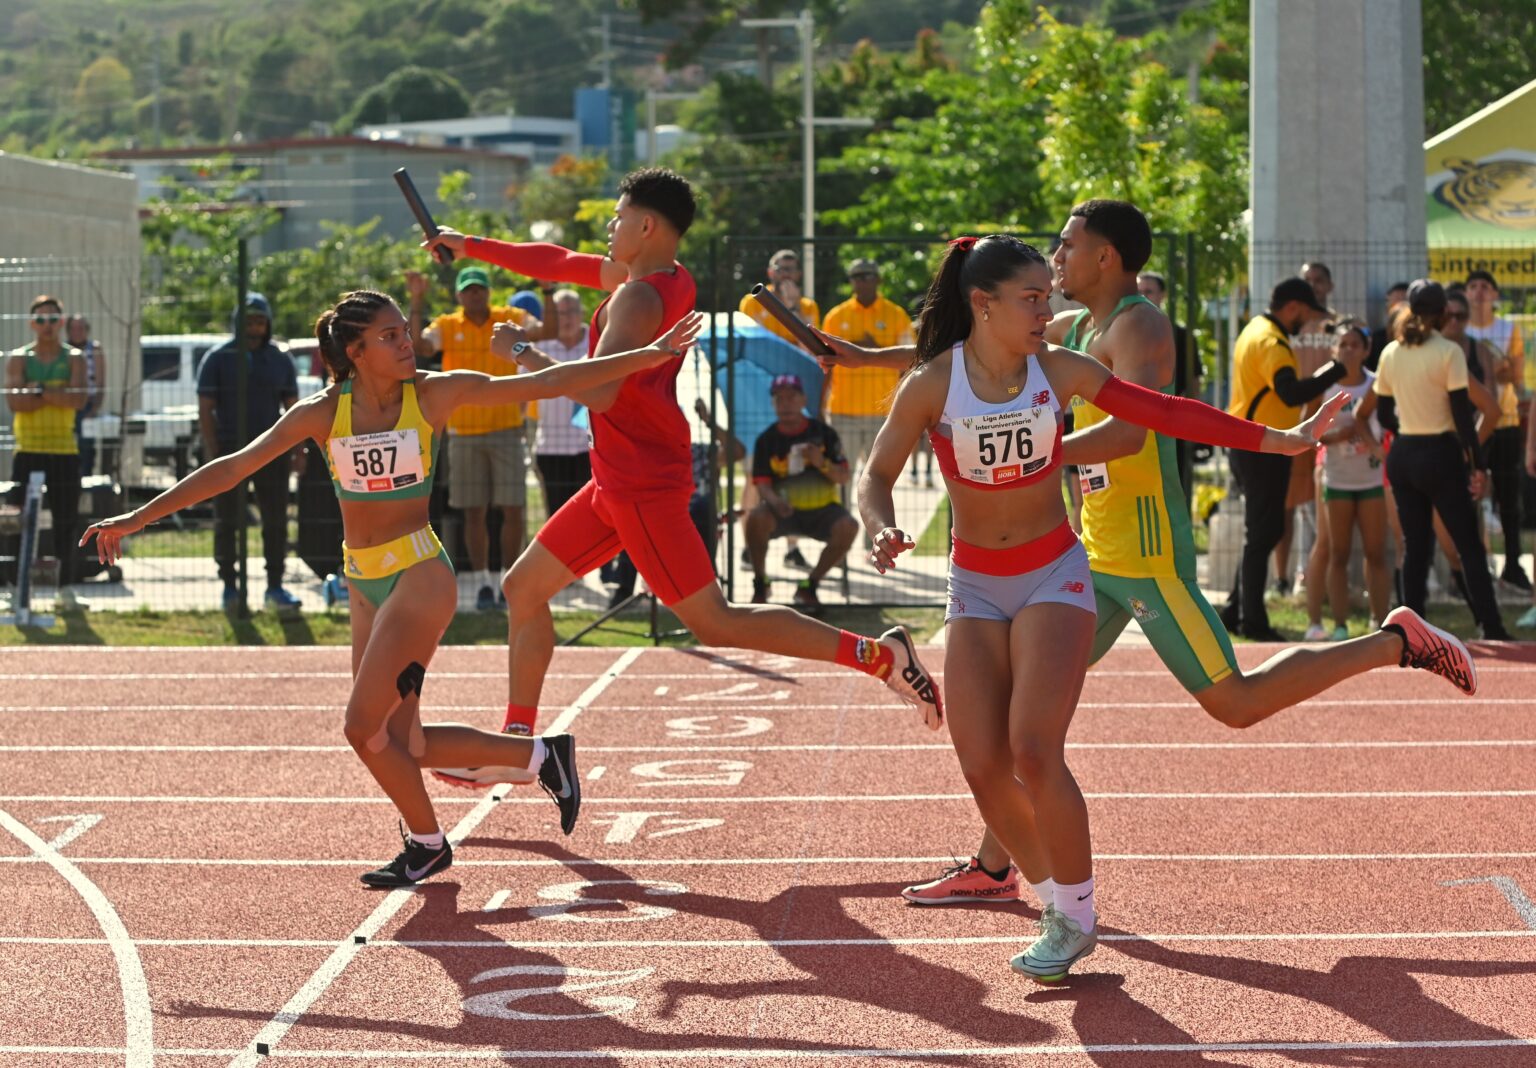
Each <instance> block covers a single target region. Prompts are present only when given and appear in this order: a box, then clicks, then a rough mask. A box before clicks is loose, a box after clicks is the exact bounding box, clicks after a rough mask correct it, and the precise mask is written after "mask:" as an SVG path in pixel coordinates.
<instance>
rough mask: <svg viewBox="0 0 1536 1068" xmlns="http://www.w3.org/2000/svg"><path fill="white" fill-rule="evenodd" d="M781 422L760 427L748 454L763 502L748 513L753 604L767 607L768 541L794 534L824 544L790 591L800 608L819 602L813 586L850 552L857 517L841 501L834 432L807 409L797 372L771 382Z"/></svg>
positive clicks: (840, 463)
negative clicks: (761, 428) (804, 575)
mask: <svg viewBox="0 0 1536 1068" xmlns="http://www.w3.org/2000/svg"><path fill="white" fill-rule="evenodd" d="M769 391H770V393H772V395H773V409H774V413H775V414H776V415H777V416H778V422H776V423H774V424H773V425H772V426H770V427H769V428H768V429H767V430H765V431H763V432H762V434H761V435H759V437H758V439H757V446H756V448H755V449H754V450H753V454H752V481H753V482H754V483H756V485H757V488H758V491H759V493H761V495H762V502H761V503H760V504H758V506H757V507H756V508H754V509H752V511H751V512H750V513H748V515H747V550H748V552H749V553H750V554H751V558H752V576H753V577H752V603H753V604H766V603H767V601H768V580H767V579H766V578H765V577H764V575H763V570H764V567H765V560H766V558H767V555H768V542H769V541H770V540H771V539H773V538H783V537H789V536H790V535H799V536H801V537H807V538H815V539H816V540H817V541H819V542H822V543H824V545H825V548H823V549H822V551H821V558H820V559H819V560H817V561H816V566H815V567H813V568H811V573H810V575H808V576H807V577H806V578H805V579H803V580H802V581H801V582H800V585H799V588H798V589H796V590H795V598H794V604H795V605H796V607H799V608H807V609H815V608H820V607H821V602H820V601H819V600H818V599H817V597H816V585H817V583H819V582H820V581H821V579H822V576H824V575H825V574H826V573H827V572H828V571H830V570H832V568H833V567H835V566H836V565H837V564H838V563H839V562H841V561H842V559H843V557H845V556H847V555H848V550H849V548H850V547H852V545H853V542H854V539H855V538H857V537H858V536H859V522H858V520H857V519H854V518H853V516H852V515H850V514H849V512H848V509H846V508H844V507H843V506H842V504H841V498H842V493H841V490H840V487H842V486H844V485H846V484H847V483H848V479H849V467H848V459H847V457H845V456H844V455H843V445H842V442H841V441H839V440H838V437H837V431H835V430H833V429H832V428H831V427H829V426H827V424H825V423H823V422H821V421H820V420H819V419H812V418H810V417H808V416H807V415H806V414H805V386H804V385H803V384H802V383H801V381H800V376H799V375H779V376H778V377H776V378H775V379H774V380H773V384H772V385H771V386H770V387H769Z"/></svg>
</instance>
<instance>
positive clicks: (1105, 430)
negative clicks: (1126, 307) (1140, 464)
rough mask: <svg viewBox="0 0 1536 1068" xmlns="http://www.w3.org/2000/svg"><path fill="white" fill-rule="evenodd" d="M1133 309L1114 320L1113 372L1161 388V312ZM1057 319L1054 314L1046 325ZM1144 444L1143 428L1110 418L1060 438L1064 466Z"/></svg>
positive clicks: (1165, 340)
mask: <svg viewBox="0 0 1536 1068" xmlns="http://www.w3.org/2000/svg"><path fill="white" fill-rule="evenodd" d="M1139 310H1140V309H1138V308H1133V309H1131V310H1130V311H1129V312H1127V313H1125V314H1122V315H1120V316H1117V317H1116V319H1115V322H1114V325H1113V328H1112V329H1113V331H1114V342H1115V344H1114V353H1113V363H1114V367H1115V371H1114V373H1115V374H1116V375H1117V376H1118V377H1119V378H1122V379H1124V380H1125V381H1127V382H1130V383H1132V384H1133V385H1138V386H1145V387H1146V388H1147V389H1155V390H1162V389H1163V388H1164V387H1165V386H1167V385H1168V383H1170V382H1172V381H1173V327H1172V325H1171V324H1170V323H1169V322H1168V318H1167V317H1166V316H1165V315H1163V314H1162V313H1161V312H1155V311H1153V312H1151V313H1150V314H1145V315H1141V314H1137V312H1138V311H1139ZM1061 318H1062V316H1057V317H1056V320H1053V321H1052V325H1053V326H1054V325H1055V323H1056V322H1057V321H1059V320H1060V319H1061ZM1046 336H1047V337H1049V336H1050V335H1049V333H1047V335H1046ZM1103 343H1104V344H1107V343H1108V342H1107V339H1106V341H1105V342H1103ZM1095 362H1097V361H1095ZM1146 442H1147V428H1146V427H1144V426H1141V425H1140V424H1138V423H1134V422H1129V421H1127V420H1125V419H1116V418H1113V417H1111V418H1109V419H1106V420H1104V421H1103V422H1101V423H1095V424H1094V425H1093V426H1091V427H1088V428H1087V429H1086V430H1078V431H1075V432H1074V433H1071V434H1068V435H1067V436H1066V437H1065V438H1063V439H1062V443H1061V459H1062V462H1063V463H1069V464H1101V463H1105V462H1107V461H1109V460H1118V459H1120V457H1122V456H1134V455H1135V454H1136V453H1138V452H1140V451H1141V447H1142V446H1143V445H1145V444H1146Z"/></svg>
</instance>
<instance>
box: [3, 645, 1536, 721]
mask: <svg viewBox="0 0 1536 1068" xmlns="http://www.w3.org/2000/svg"><path fill="white" fill-rule="evenodd" d="M630 651H631V652H633V651H634V650H630ZM706 699H707V695H699V697H698V700H699V701H704V700H706ZM341 703H343V702H342V699H341V698H340V697H338V699H337V701H336V702H334V703H332V704H325V705H303V704H288V705H284V704H272V703H270V702H268V703H263V704H261V705H251V704H249V703H245V704H236V703H231V704H218V703H210V702H204V703H202V704H188V705H122V704H115V703H114V704H90V705H0V714H7V715H20V714H25V713H31V712H36V713H45V714H50V715H52V714H60V715H68V714H73V713H87V712H91V713H95V712H175V713H206V712H211V711H217V712H241V713H245V714H247V715H263V714H266V713H269V712H328V713H334V712H335V711H336V709H337V707H338V706H339V705H340V704H341ZM1445 704H1446V702H1445V701H1443V700H1436V699H1430V698H1408V699H1403V700H1397V699H1388V698H1372V699H1364V700H1355V699H1342V698H1341V699H1337V700H1332V699H1330V700H1321V699H1313V700H1310V701H1303V702H1301V703H1300V704H1298V705H1293V706H1292V708H1293V709H1305V708H1371V709H1381V710H1383V711H1385V710H1387V709H1394V710H1395V709H1399V708H1434V709H1441V708H1444V707H1445ZM1471 704H1472V705H1473V706H1475V707H1477V708H1496V707H1497V708H1503V707H1510V708H1529V707H1533V706H1536V697H1479V698H1475V699H1474V701H1473V702H1471ZM1077 707H1078V710H1079V711H1083V710H1089V711H1092V710H1098V709H1124V710H1128V711H1155V710H1179V711H1184V712H1198V711H1199V709H1200V706H1199V705H1197V704H1196V703H1195V702H1194V700H1193V699H1192V698H1187V699H1185V700H1182V701H1080V702H1078V705H1077ZM730 708H731V711H732V712H777V713H781V714H782V713H786V712H833V711H846V712H868V713H872V714H878V715H887V714H892V713H901V712H905V711H907V706H906V705H893V704H877V703H870V702H859V703H857V704H817V703H802V702H798V701H797V702H795V703H793V704H790V705H787V704H785V703H784V702H782V701H781V702H768V703H752V702H746V701H742V702H736V701H734V700H733V702H732V704H731V706H730ZM698 710H699V706H698V704H697V703H695V704H687V705H606V706H604V708H603V711H604V712H623V713H628V714H635V713H644V712H666V713H676V712H697V711H698ZM462 711H463V710H462V709H457V708H454V707H452V706H447V705H444V706H441V707H429V708H426V709H423V712H424V713H425V714H427V715H433V714H439V713H454V714H456V715H457V714H462Z"/></svg>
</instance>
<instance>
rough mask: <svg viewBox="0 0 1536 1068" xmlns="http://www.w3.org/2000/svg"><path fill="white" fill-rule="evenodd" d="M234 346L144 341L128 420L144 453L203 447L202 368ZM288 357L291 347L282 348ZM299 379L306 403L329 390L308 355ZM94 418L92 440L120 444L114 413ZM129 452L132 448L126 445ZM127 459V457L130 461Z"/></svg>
mask: <svg viewBox="0 0 1536 1068" xmlns="http://www.w3.org/2000/svg"><path fill="white" fill-rule="evenodd" d="M228 340H229V335H228V334H151V335H148V336H146V337H141V338H140V339H139V366H140V370H141V373H142V385H141V386H140V390H139V408H138V410H137V411H134V412H130V413H129V415H128V424H129V427H128V429H129V436H130V437H137V438H139V439H140V440H141V441H142V449H144V450H149V451H150V453H151V455H153V454H154V453H157V452H164V451H172V450H177V449H182V450H185V449H188V448H191V447H195V445H196V443H197V441H198V431H197V368H198V365H199V364H201V363H202V361H203V357H204V356H206V355H207V354H208V351H209V350H210V349H215V348H218V347H219V346H220V345H222V344H224V343H225V342H226V341H228ZM277 346H278V348H280V349H282V350H283V351H285V352H287V351H288V347H287V345H286V344H285V343H284V342H282V341H278V342H277ZM293 359H294V370H295V372H296V373H297V374H298V379H299V396H301V397H307V396H309V394H311V393H314V392H315V391H317V390H319V389H320V388H322V387H323V386H324V382H322V381H321V380H320V379H319V378H317V377H316V376H314V375H312V374H310V373H309V365H310V361H309V357H308V354H307V353H304V354H296V355H294V356H293ZM106 407H107V409H108V410H106V411H103V412H102V413H101V414H100V415H97V416H93V417H91V418H89V419H87V420H85V423H84V424H83V426H82V428H81V429H82V431H83V432H84V434H85V435H86V436H87V437H93V438H97V439H103V438H105V439H117V438H120V437H122V436H123V435H122V429H121V427H120V426H119V423H120V420H119V418H118V414H117V412H115V411H112V410H110V409H111V404H110V403H109V404H108V405H107V406H106ZM124 447H125V449H126V448H129V443H128V442H124ZM126 455H127V454H126V453H125V456H126Z"/></svg>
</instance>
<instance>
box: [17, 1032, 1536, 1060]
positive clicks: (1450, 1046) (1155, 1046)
mask: <svg viewBox="0 0 1536 1068" xmlns="http://www.w3.org/2000/svg"><path fill="white" fill-rule="evenodd" d="M801 1041H805V1040H804V1039H802V1040H801ZM1530 1047H1536V1038H1468V1039H1454V1038H1447V1039H1420V1040H1414V1041H1401V1042H1399V1041H1394V1040H1393V1039H1389V1038H1388V1039H1380V1040H1374V1041H1367V1042H1158V1043H1154V1042H1136V1043H1131V1044H1101V1045H1065V1044H1063V1045H1054V1046H1053V1045H1039V1046H951V1047H947V1048H937V1047H935V1048H932V1049H886V1048H880V1047H867V1048H862V1049H860V1048H848V1049H830V1048H818V1049H800V1048H783V1047H773V1046H760V1047H753V1048H734V1049H732V1048H719V1047H709V1048H704V1049H620V1048H617V1047H613V1048H609V1047H604V1048H603V1049H600V1050H590V1049H434V1050H404V1049H399V1048H398V1047H386V1048H380V1049H373V1050H339V1049H286V1050H284V1051H283V1052H282V1053H281V1054H279V1055H278V1056H279V1057H283V1058H290V1059H293V1060H316V1061H366V1062H372V1063H374V1064H394V1063H397V1062H401V1061H500V1062H503V1063H513V1064H515V1063H518V1062H520V1061H614V1060H625V1061H638V1060H645V1061H669V1060H697V1061H781V1062H782V1061H790V1060H844V1059H848V1058H854V1057H859V1058H864V1059H867V1060H924V1059H927V1060H935V1059H940V1058H944V1059H961V1058H967V1057H991V1058H996V1057H1084V1056H1094V1055H1099V1054H1114V1053H1188V1054H1203V1053H1291V1052H1294V1053H1326V1052H1334V1053H1338V1052H1379V1051H1404V1052H1406V1051H1408V1050H1471V1049H1513V1048H1530ZM123 1052H124V1050H123V1049H122V1047H120V1046H0V1054H3V1053H15V1054H29V1055H33V1056H37V1055H44V1056H46V1055H49V1054H84V1055H88V1056H121V1055H122V1054H123ZM154 1052H155V1053H156V1055H158V1056H161V1057H223V1056H227V1055H228V1054H230V1053H233V1052H235V1051H234V1050H227V1049H195V1048H175V1047H161V1048H159V1049H156V1050H155V1051H154Z"/></svg>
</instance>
